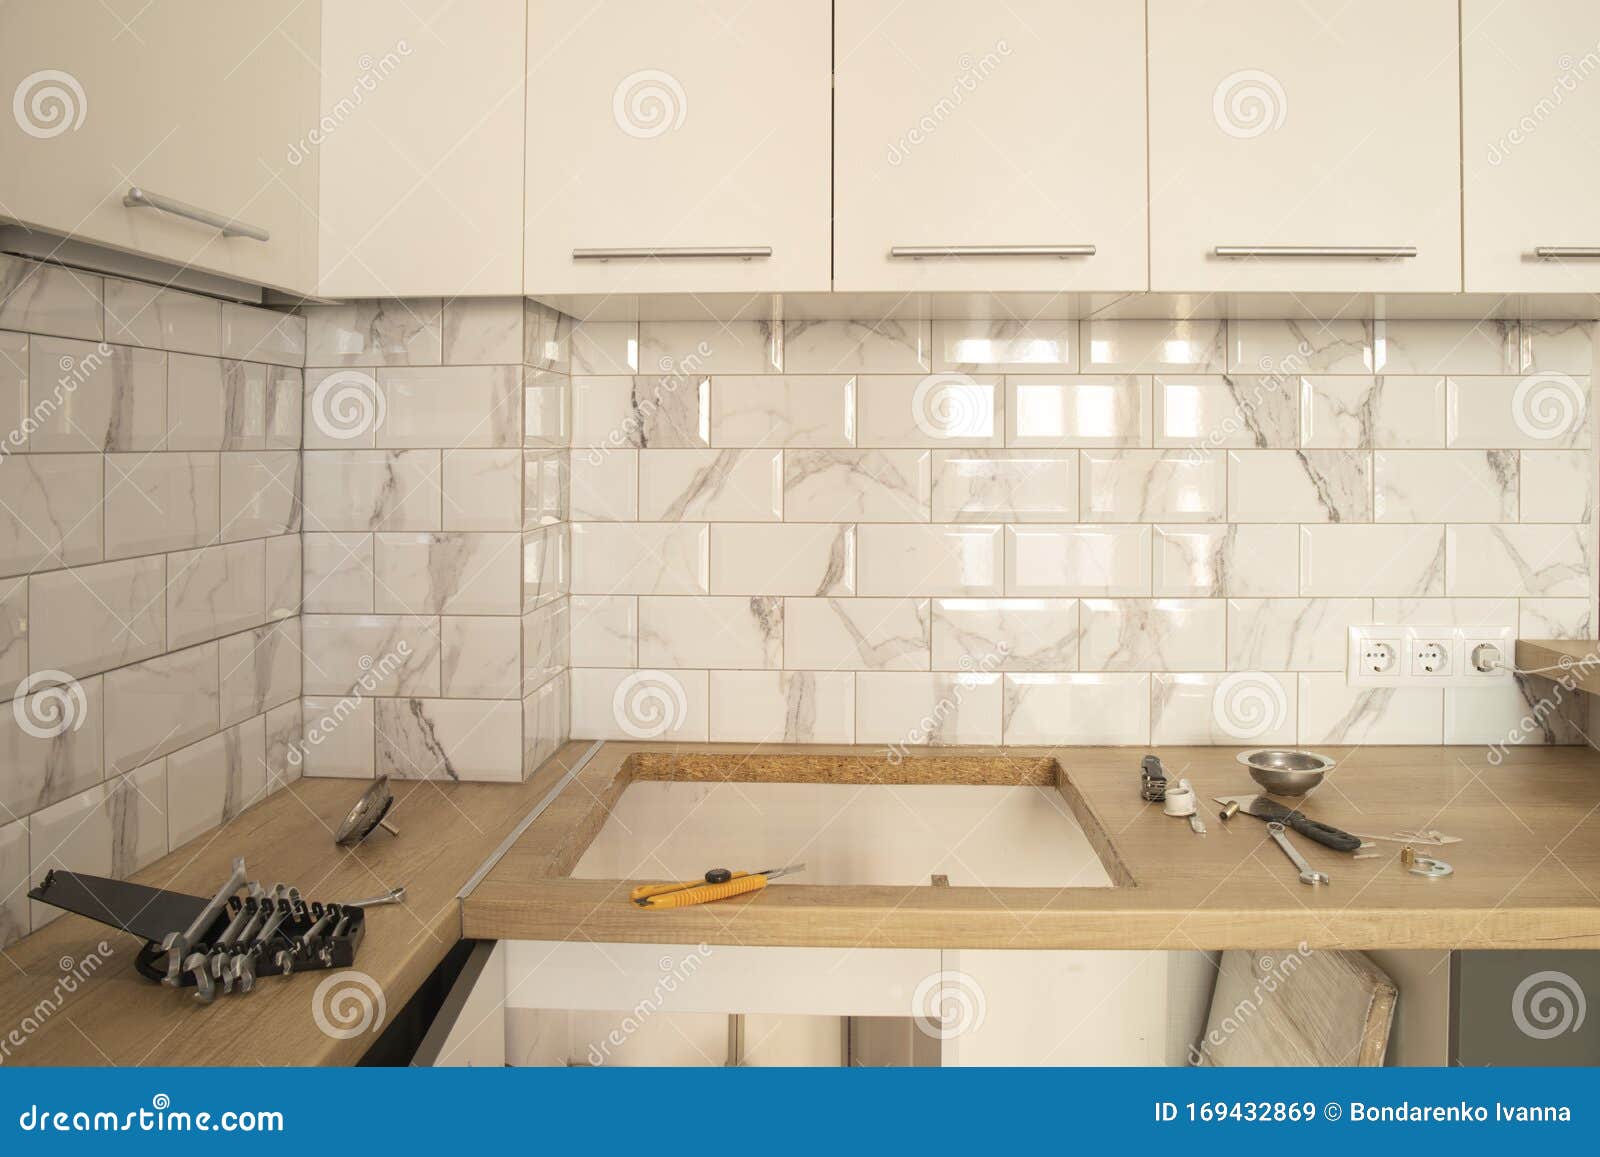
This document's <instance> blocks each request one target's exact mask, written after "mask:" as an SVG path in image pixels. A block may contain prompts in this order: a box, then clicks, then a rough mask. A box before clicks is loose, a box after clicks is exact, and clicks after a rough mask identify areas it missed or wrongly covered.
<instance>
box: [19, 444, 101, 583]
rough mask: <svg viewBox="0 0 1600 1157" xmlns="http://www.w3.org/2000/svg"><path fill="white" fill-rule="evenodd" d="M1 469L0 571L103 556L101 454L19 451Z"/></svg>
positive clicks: (47, 567)
mask: <svg viewBox="0 0 1600 1157" xmlns="http://www.w3.org/2000/svg"><path fill="white" fill-rule="evenodd" d="M3 467H4V468H3V469H0V574H6V575H14V574H26V573H28V572H30V571H41V570H54V569H56V568H57V567H62V566H81V565H83V564H84V563H91V562H98V561H100V559H101V557H102V549H103V537H102V536H103V530H102V527H103V526H104V518H103V514H102V508H101V500H102V497H103V495H104V492H105V491H104V487H105V467H104V463H103V461H102V459H101V457H100V455H98V454H18V455H14V456H12V457H10V458H7V459H5V460H4V463H3Z"/></svg>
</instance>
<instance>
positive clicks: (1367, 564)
mask: <svg viewBox="0 0 1600 1157" xmlns="http://www.w3.org/2000/svg"><path fill="white" fill-rule="evenodd" d="M1444 585H1445V549H1444V527H1442V526H1411V525H1407V526H1302V527H1301V528H1300V593H1301V594H1302V595H1313V596H1326V597H1331V598H1338V597H1361V596H1371V595H1385V596H1394V597H1405V596H1411V597H1417V596H1426V595H1442V594H1444Z"/></svg>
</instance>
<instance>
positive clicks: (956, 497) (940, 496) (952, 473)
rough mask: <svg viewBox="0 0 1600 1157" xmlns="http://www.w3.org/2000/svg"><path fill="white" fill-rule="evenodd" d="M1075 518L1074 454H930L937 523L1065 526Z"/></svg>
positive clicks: (987, 452)
mask: <svg viewBox="0 0 1600 1157" xmlns="http://www.w3.org/2000/svg"><path fill="white" fill-rule="evenodd" d="M1077 514H1078V454H1077V452H1076V451H1074V450H935V451H934V452H933V518H934V519H935V520H936V521H939V522H1067V521H1070V520H1072V519H1074V518H1076V517H1077Z"/></svg>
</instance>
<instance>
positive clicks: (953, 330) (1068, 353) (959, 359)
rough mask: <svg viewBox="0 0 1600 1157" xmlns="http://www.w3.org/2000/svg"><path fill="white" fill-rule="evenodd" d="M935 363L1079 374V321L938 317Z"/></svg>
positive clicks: (976, 369)
mask: <svg viewBox="0 0 1600 1157" xmlns="http://www.w3.org/2000/svg"><path fill="white" fill-rule="evenodd" d="M932 368H933V369H935V370H959V371H961V372H963V373H969V374H977V373H1023V374H1031V373H1050V372H1052V371H1054V372H1057V373H1065V374H1072V373H1076V372H1077V370H1078V323H1077V322H1076V321H1071V320H1068V321H1060V320H1055V319H1050V318H1035V319H1033V320H1032V321H969V320H967V319H965V318H960V319H952V320H936V321H934V323H933V366H932Z"/></svg>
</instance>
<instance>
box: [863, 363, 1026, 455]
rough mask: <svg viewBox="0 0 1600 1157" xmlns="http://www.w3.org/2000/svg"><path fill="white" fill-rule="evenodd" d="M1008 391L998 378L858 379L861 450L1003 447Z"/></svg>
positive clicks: (953, 375) (948, 375) (876, 376)
mask: <svg viewBox="0 0 1600 1157" xmlns="http://www.w3.org/2000/svg"><path fill="white" fill-rule="evenodd" d="M1004 408H1005V391H1004V388H1003V386H1002V379H1001V378H999V377H998V376H996V375H992V374H991V375H974V374H963V373H955V372H948V373H934V374H924V375H921V376H918V375H914V374H874V375H863V376H861V377H859V378H857V379H856V445H858V446H930V447H938V446H999V445H1001V444H1002V443H1003V441H1004V438H1005V417H1004V413H1003V411H1004Z"/></svg>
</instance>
